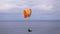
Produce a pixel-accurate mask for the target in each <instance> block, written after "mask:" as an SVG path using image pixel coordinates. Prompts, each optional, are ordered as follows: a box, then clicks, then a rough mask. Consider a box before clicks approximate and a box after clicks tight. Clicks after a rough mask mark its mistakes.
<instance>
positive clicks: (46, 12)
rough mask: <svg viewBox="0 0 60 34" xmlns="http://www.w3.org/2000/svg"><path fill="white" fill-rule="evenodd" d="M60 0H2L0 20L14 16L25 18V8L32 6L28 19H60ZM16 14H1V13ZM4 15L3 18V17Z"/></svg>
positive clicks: (0, 2) (0, 1)
mask: <svg viewBox="0 0 60 34" xmlns="http://www.w3.org/2000/svg"><path fill="white" fill-rule="evenodd" d="M59 4H60V0H0V20H4V19H6V18H7V17H8V18H7V19H9V18H11V19H12V18H14V19H17V20H24V17H23V10H24V8H31V9H32V15H31V17H30V18H28V20H29V19H30V20H60V5H59ZM4 13H5V14H6V13H8V14H11V13H12V14H14V15H12V14H11V15H10V16H8V15H1V14H4ZM2 17H3V18H2Z"/></svg>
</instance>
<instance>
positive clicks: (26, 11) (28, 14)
mask: <svg viewBox="0 0 60 34" xmlns="http://www.w3.org/2000/svg"><path fill="white" fill-rule="evenodd" d="M31 13H32V11H31V9H29V8H26V9H24V18H28V17H30V16H31ZM28 32H32V30H31V29H30V28H29V29H28Z"/></svg>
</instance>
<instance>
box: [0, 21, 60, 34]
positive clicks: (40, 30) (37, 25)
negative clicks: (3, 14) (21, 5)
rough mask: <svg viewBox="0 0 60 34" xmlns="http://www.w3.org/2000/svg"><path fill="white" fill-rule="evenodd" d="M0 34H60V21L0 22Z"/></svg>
mask: <svg viewBox="0 0 60 34" xmlns="http://www.w3.org/2000/svg"><path fill="white" fill-rule="evenodd" d="M28 28H30V29H31V30H32V32H28ZM0 34H60V21H0Z"/></svg>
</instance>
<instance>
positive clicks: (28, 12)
mask: <svg viewBox="0 0 60 34" xmlns="http://www.w3.org/2000/svg"><path fill="white" fill-rule="evenodd" d="M31 12H32V11H31V9H29V8H26V9H24V18H28V17H30V16H31Z"/></svg>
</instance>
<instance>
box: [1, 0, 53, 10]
mask: <svg viewBox="0 0 60 34" xmlns="http://www.w3.org/2000/svg"><path fill="white" fill-rule="evenodd" d="M52 3H53V2H52V1H51V0H0V10H8V9H12V8H33V9H34V8H38V9H41V10H51V9H52V8H53V5H52Z"/></svg>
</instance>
